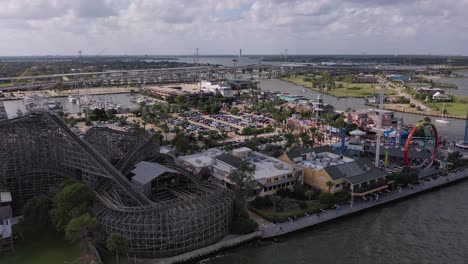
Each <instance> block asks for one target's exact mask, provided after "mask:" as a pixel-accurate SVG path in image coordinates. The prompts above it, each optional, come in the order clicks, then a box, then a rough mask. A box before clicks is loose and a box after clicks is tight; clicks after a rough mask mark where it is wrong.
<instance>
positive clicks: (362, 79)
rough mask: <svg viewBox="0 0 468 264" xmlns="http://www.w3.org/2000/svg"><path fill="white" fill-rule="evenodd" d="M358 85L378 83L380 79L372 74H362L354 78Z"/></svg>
mask: <svg viewBox="0 0 468 264" xmlns="http://www.w3.org/2000/svg"><path fill="white" fill-rule="evenodd" d="M354 82H356V83H377V82H379V79H378V78H377V77H376V76H374V75H372V74H364V73H360V74H358V75H357V76H356V77H355V78H354Z"/></svg>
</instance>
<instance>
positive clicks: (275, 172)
mask: <svg viewBox="0 0 468 264" xmlns="http://www.w3.org/2000/svg"><path fill="white" fill-rule="evenodd" d="M215 160H216V163H215V164H214V165H213V166H212V176H213V178H214V179H215V180H216V181H217V182H218V183H221V184H223V185H225V186H227V187H229V186H231V185H232V184H233V183H232V181H231V179H230V175H231V174H232V173H233V172H234V171H235V170H237V169H238V168H239V167H240V165H241V163H242V162H247V163H248V164H250V165H251V166H252V167H253V168H254V173H253V178H254V180H255V192H256V195H259V196H264V195H269V194H274V193H276V191H277V190H278V189H281V188H290V187H293V186H294V185H295V184H296V183H302V182H303V170H302V168H300V167H298V166H294V165H293V164H289V163H287V162H284V161H282V160H279V159H276V158H273V157H270V156H267V155H264V154H262V153H259V152H256V151H252V150H251V149H249V148H246V147H243V148H239V149H234V150H233V151H232V154H231V153H224V154H222V155H219V156H217V157H215Z"/></svg>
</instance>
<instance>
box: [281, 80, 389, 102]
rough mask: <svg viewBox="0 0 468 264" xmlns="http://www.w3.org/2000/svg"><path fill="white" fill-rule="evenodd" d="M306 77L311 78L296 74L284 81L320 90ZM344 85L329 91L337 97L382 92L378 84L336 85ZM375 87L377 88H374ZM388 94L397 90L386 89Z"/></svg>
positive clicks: (338, 83)
mask: <svg viewBox="0 0 468 264" xmlns="http://www.w3.org/2000/svg"><path fill="white" fill-rule="evenodd" d="M304 78H310V77H307V76H305V75H296V76H294V77H292V78H290V77H287V78H283V79H282V80H284V81H289V82H292V83H294V84H297V85H301V86H304V87H307V88H311V89H313V90H317V91H318V90H319V89H318V88H316V87H312V83H310V82H304V80H303V79H304ZM340 84H341V85H343V88H334V89H332V90H331V91H328V92H327V93H328V94H330V95H333V96H337V97H346V96H349V97H367V96H372V95H374V94H375V93H380V88H379V85H378V84H371V83H343V82H336V86H338V85H340ZM374 87H375V89H374ZM385 94H386V95H395V92H394V91H392V90H389V89H387V90H385Z"/></svg>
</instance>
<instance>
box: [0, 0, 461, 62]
mask: <svg viewBox="0 0 468 264" xmlns="http://www.w3.org/2000/svg"><path fill="white" fill-rule="evenodd" d="M467 12H468V0H414V1H411V0H392V1H388V0H270V1H268V0H231V1H218V0H191V1H186V0H74V1H60V0H0V35H1V36H4V37H3V38H2V41H0V56H1V55H26V54H39V55H43V54H75V53H76V51H77V50H83V51H84V53H85V54H96V53H99V52H100V51H101V50H103V49H106V53H107V54H190V53H192V52H193V50H194V48H195V47H199V48H200V52H201V53H202V54H208V53H209V54H232V53H235V52H236V51H237V50H238V48H243V50H244V52H245V53H250V54H266V53H270V54H277V53H279V51H280V50H282V49H285V48H288V50H289V53H290V54H294V53H297V54H306V53H309V54H312V53H327V54H332V53H361V52H367V53H420V54H421V53H422V54H425V53H433V54H436V53H441V54H453V53H457V54H468V46H467V45H464V43H466V41H467V40H468V20H466V19H465V14H466V13H467Z"/></svg>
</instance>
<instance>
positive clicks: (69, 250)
mask: <svg viewBox="0 0 468 264" xmlns="http://www.w3.org/2000/svg"><path fill="white" fill-rule="evenodd" d="M82 253H83V251H82V248H80V247H79V246H77V245H70V244H69V243H68V242H67V241H66V240H65V239H64V238H63V237H62V236H61V235H59V234H56V233H55V232H53V231H51V232H50V233H46V234H44V235H41V236H34V237H29V236H28V235H26V234H24V240H23V241H21V240H20V241H19V242H16V243H15V251H14V253H12V254H8V255H4V256H1V257H0V263H1V264H3V263H5V264H7V263H8V264H44V263H47V264H63V263H77V264H78V263H81V262H79V261H77V260H78V259H79V258H80V256H81V255H82Z"/></svg>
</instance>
